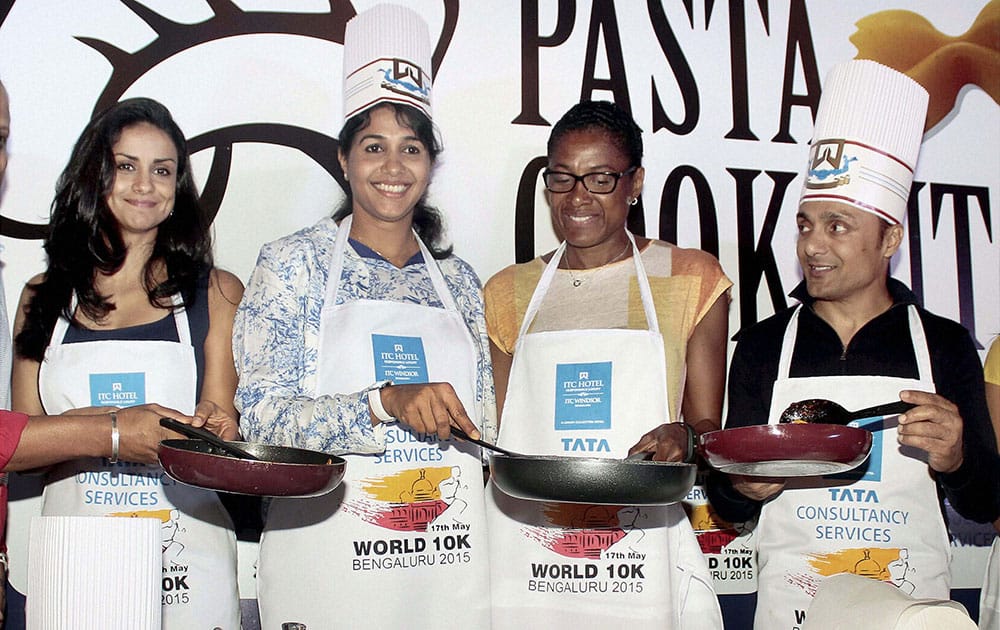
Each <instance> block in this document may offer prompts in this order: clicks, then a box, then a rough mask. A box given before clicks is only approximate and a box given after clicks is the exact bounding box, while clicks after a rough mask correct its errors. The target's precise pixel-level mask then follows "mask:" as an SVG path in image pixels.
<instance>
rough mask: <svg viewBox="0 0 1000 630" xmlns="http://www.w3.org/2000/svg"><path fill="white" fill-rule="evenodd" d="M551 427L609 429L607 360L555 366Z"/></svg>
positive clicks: (609, 390) (608, 369) (609, 379)
mask: <svg viewBox="0 0 1000 630" xmlns="http://www.w3.org/2000/svg"><path fill="white" fill-rule="evenodd" d="M555 428H556V430H557V431H569V430H574V429H576V430H579V429H610V428H611V361H604V362H601V363H558V364H556V413H555Z"/></svg>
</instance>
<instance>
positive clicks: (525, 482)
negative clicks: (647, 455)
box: [452, 427, 698, 505]
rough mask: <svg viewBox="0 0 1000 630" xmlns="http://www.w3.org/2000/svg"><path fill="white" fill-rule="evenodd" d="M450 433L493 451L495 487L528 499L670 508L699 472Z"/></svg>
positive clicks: (670, 464)
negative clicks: (524, 450) (525, 450)
mask: <svg viewBox="0 0 1000 630" xmlns="http://www.w3.org/2000/svg"><path fill="white" fill-rule="evenodd" d="M452 433H454V434H455V435H457V436H458V437H460V438H462V439H467V440H469V441H470V442H474V443H475V444H479V445H480V446H482V447H484V448H487V449H490V450H492V451H494V453H493V454H492V455H490V474H491V475H492V477H493V483H495V484H496V485H497V487H498V488H500V490H502V491H503V492H504V493H505V494H509V495H510V496H512V497H516V498H518V499H527V500H530V501H549V502H557V503H591V504H597V505H667V504H670V503H676V502H677V501H680V500H681V499H683V498H684V497H685V496H686V495H687V493H688V492H690V491H691V488H692V487H693V486H694V481H695V474H696V473H697V472H698V467H697V466H696V465H694V464H684V463H680V462H653V461H647V460H636V459H624V460H622V459H611V458H601V457H564V456H558V455H521V454H519V453H513V452H511V451H507V450H505V449H500V448H499V447H497V446H495V445H493V444H490V443H489V442H484V441H482V440H474V439H471V438H469V437H468V436H467V435H465V433H464V432H463V431H461V430H460V429H459V430H456V429H455V428H454V427H452Z"/></svg>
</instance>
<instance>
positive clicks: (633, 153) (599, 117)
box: [546, 101, 642, 167]
mask: <svg viewBox="0 0 1000 630" xmlns="http://www.w3.org/2000/svg"><path fill="white" fill-rule="evenodd" d="M595 129H596V130H600V131H603V132H604V133H606V134H607V135H608V136H609V137H610V138H611V140H612V141H613V142H614V143H615V145H616V146H617V147H618V148H619V149H621V151H622V153H624V154H625V155H626V156H627V157H628V159H629V167H632V166H642V129H640V128H639V125H637V124H636V122H635V120H633V119H632V116H631V115H629V113H628V112H626V111H625V110H624V109H622V108H621V107H618V105H616V104H614V103H611V102H608V101H583V102H581V103H577V104H576V105H574V106H573V107H571V108H570V109H569V111H568V112H566V113H565V114H563V116H562V118H560V119H559V121H558V122H557V123H556V124H555V126H553V127H552V133H551V134H549V142H548V145H547V146H546V148H547V150H548V154H549V155H552V154H553V153H554V152H555V147H556V144H558V143H559V141H560V140H562V139H563V137H564V136H565V135H566V134H567V133H569V132H571V131H582V130H595Z"/></svg>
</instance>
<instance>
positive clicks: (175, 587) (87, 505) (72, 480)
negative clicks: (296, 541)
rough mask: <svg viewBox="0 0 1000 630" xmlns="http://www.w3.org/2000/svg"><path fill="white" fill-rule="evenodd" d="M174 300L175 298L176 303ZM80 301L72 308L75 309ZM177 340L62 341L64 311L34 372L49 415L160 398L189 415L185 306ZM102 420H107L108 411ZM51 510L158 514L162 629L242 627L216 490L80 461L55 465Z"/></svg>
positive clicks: (190, 362) (192, 375)
mask: <svg viewBox="0 0 1000 630" xmlns="http://www.w3.org/2000/svg"><path fill="white" fill-rule="evenodd" d="M179 303H180V301H179V297H175V299H174V304H179ZM74 306H75V305H74ZM174 319H175V321H176V324H177V334H178V339H179V340H180V343H178V342H173V341H122V340H104V341H85V342H80V343H63V338H64V337H65V335H66V330H67V328H68V327H69V322H68V321H67V320H66V319H65V318H63V317H60V318H59V320H58V321H57V322H56V325H55V328H54V330H53V332H52V339H51V341H50V342H49V346H48V348H46V350H45V360H44V361H42V364H41V367H40V369H39V373H38V387H39V392H40V394H41V399H42V405H43V406H44V407H45V412H46V413H48V414H59V413H62V412H64V411H66V410H68V409H76V408H80V407H90V406H107V407H131V406H133V405H141V404H144V403H158V404H161V405H163V406H165V407H170V408H173V409H177V410H178V411H180V412H182V413H192V412H193V411H194V406H195V391H196V378H197V377H196V371H197V368H196V364H195V358H194V347H193V346H192V345H191V331H190V329H189V327H188V318H187V312H186V311H185V310H184V309H183V308H178V309H175V310H174ZM100 421H101V422H110V420H108V419H107V418H106V417H105V418H103V419H101V420H100ZM42 501H43V506H42V514H43V515H45V516H74V515H76V516H118V517H125V518H130V517H146V518H155V519H159V520H160V521H161V522H162V524H163V525H162V532H163V594H162V602H163V628H164V629H170V628H176V629H178V630H188V629H194V628H207V629H212V628H223V629H224V630H228V629H230V628H232V629H237V628H239V627H240V601H239V593H238V591H237V583H236V536H235V534H234V533H233V525H232V521H231V519H230V518H229V514H228V513H227V512H226V510H225V508H224V507H223V506H222V503H221V502H220V501H219V498H218V496H217V495H216V494H215V493H214V492H212V491H209V490H202V489H199V488H192V487H190V486H185V485H183V484H179V483H177V482H176V481H174V480H173V479H171V478H170V477H168V476H167V474H166V473H165V472H164V471H163V469H162V468H161V467H159V466H155V465H146V464H133V463H127V462H118V463H117V464H110V463H109V462H108V460H106V459H96V458H95V459H79V460H75V461H71V462H66V463H64V464H60V465H58V466H55V467H54V468H53V469H52V470H51V471H50V472H49V474H48V477H47V480H46V486H45V491H44V493H43V495H42Z"/></svg>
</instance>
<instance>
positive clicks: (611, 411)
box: [485, 102, 732, 629]
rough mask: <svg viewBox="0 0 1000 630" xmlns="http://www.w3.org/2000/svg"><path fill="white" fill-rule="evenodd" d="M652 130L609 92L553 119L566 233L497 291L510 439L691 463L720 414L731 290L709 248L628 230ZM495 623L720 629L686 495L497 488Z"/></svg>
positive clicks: (552, 179)
mask: <svg viewBox="0 0 1000 630" xmlns="http://www.w3.org/2000/svg"><path fill="white" fill-rule="evenodd" d="M644 175H645V171H644V170H643V168H642V131H641V130H640V129H639V127H638V125H636V123H635V121H633V120H632V118H631V116H630V115H629V114H628V113H626V112H625V111H623V110H622V109H621V108H619V107H618V106H616V105H614V104H612V103H608V102H583V103H579V104H578V105H575V106H574V107H573V108H572V109H570V110H569V112H567V113H566V114H565V115H564V116H563V117H562V119H560V120H559V122H557V123H556V125H555V127H553V129H552V133H551V135H550V137H549V142H548V168H547V169H546V170H545V171H544V173H543V179H544V182H545V187H546V193H545V196H546V199H547V200H548V203H549V206H550V208H551V213H552V223H553V225H554V226H555V228H556V230H557V231H558V233H559V236H561V237H562V239H564V240H563V243H562V244H561V245H560V246H559V248H558V249H556V250H555V251H554V252H550V253H548V254H545V255H544V256H541V257H539V258H536V259H534V260H532V261H530V262H527V263H523V264H518V265H513V266H510V267H508V268H506V269H504V270H502V271H501V272H500V273H498V274H497V275H495V276H494V277H493V278H492V279H490V281H489V282H488V283H487V285H486V289H485V299H486V323H487V330H488V333H489V336H490V341H491V352H492V358H493V366H494V379H495V383H496V394H497V403H498V406H499V409H500V410H501V422H500V432H499V437H498V443H499V445H500V446H503V447H505V448H508V449H511V450H513V451H519V452H522V453H529V454H544V455H565V456H591V457H608V458H622V457H625V456H626V455H629V454H632V453H636V452H640V451H644V452H649V453H650V455H651V457H652V459H653V460H656V461H692V460H693V459H694V443H695V440H696V437H697V435H698V434H700V433H703V432H706V431H712V430H715V429H718V428H719V427H720V424H721V416H722V397H723V388H724V384H725V366H726V338H727V334H728V310H729V288H730V286H731V285H732V283H731V282H730V281H729V279H728V278H726V276H725V274H724V273H723V271H722V268H721V267H720V265H719V263H718V261H717V260H716V259H715V258H713V257H712V256H711V255H709V254H707V253H704V252H702V251H699V250H688V249H682V248H679V247H676V246H674V245H672V244H670V243H665V242H662V241H657V240H651V239H647V238H643V237H638V236H634V235H632V234H631V233H630V232H629V231H628V229H627V228H626V219H627V217H628V213H629V207H630V206H632V205H634V204H635V203H636V200H637V199H638V198H639V195H640V194H641V192H642V184H643V177H644ZM487 505H488V514H489V523H488V524H489V532H490V551H491V557H490V564H491V582H492V592H493V627H494V629H497V628H523V627H525V626H527V625H531V626H532V627H543V626H544V627H549V628H573V629H576V628H581V627H611V624H618V625H622V624H623V623H628V622H631V623H632V624H633V625H634V624H639V625H641V626H643V627H647V626H648V627H654V626H655V627H663V628H698V629H702V628H721V627H722V620H721V613H720V611H719V606H718V600H717V598H716V597H715V594H714V591H713V589H712V584H711V580H710V578H709V574H708V569H707V566H706V563H705V560H704V557H703V556H702V553H701V550H700V548H699V547H698V543H697V541H696V540H695V537H694V533H693V531H692V529H691V526H690V524H689V522H688V520H687V517H686V516H685V513H684V510H683V508H681V507H680V506H679V505H676V504H675V505H670V506H662V507H661V506H656V507H648V506H593V505H578V504H554V503H539V502H532V501H523V500H518V499H514V498H513V497H510V496H507V495H505V494H504V493H503V492H501V491H500V490H499V489H498V488H496V487H495V486H492V485H491V487H490V488H488V491H487Z"/></svg>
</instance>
